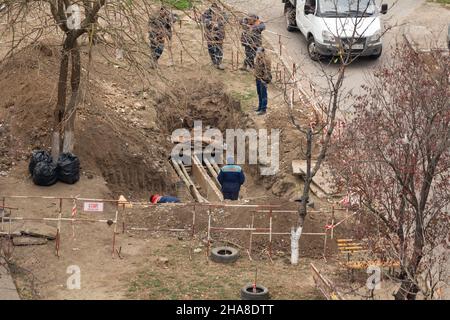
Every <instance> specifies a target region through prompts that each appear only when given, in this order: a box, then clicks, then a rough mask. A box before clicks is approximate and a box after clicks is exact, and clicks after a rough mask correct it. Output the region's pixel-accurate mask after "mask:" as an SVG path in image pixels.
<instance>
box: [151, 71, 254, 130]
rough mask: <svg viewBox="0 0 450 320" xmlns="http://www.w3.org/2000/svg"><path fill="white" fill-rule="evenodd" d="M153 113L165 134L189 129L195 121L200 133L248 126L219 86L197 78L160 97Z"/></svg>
mask: <svg viewBox="0 0 450 320" xmlns="http://www.w3.org/2000/svg"><path fill="white" fill-rule="evenodd" d="M157 110H158V114H159V115H160V119H161V120H162V121H163V122H164V123H165V130H166V133H167V134H171V133H172V131H173V130H175V129H178V128H186V129H193V128H194V121H196V120H202V125H203V129H206V128H207V127H211V128H217V129H219V130H220V131H222V132H223V133H224V132H225V130H226V129H234V128H247V127H248V126H250V124H251V123H252V122H251V120H250V119H249V117H248V115H247V114H245V113H244V112H242V109H241V103H240V102H239V101H237V100H236V99H234V98H232V97H230V96H229V95H228V94H227V93H225V92H224V90H223V84H222V83H221V82H219V81H213V82H207V81H206V80H204V79H201V78H195V79H189V81H186V82H185V83H183V85H181V86H176V87H175V88H174V89H172V91H171V92H170V95H163V96H162V97H160V98H159V99H158V101H157Z"/></svg>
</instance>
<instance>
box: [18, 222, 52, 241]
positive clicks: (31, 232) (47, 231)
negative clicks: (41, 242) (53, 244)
mask: <svg viewBox="0 0 450 320" xmlns="http://www.w3.org/2000/svg"><path fill="white" fill-rule="evenodd" d="M20 231H21V232H22V234H24V235H27V236H32V237H38V238H46V239H48V240H55V239H56V228H55V227H52V226H48V225H46V224H36V225H30V224H25V225H24V226H23V227H22V229H21V230H20Z"/></svg>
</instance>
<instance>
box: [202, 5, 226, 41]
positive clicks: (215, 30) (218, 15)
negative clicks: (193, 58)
mask: <svg viewBox="0 0 450 320" xmlns="http://www.w3.org/2000/svg"><path fill="white" fill-rule="evenodd" d="M227 20H228V15H227V14H226V12H224V11H221V10H214V9H212V8H209V9H207V10H206V11H205V12H204V13H203V15H202V22H203V24H204V26H205V38H206V41H208V42H213V43H222V42H223V40H224V39H225V24H226V22H227Z"/></svg>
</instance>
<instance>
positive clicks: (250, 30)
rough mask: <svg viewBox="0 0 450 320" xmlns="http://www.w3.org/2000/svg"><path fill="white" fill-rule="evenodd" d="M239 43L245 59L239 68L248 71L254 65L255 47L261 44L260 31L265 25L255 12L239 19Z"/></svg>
mask: <svg viewBox="0 0 450 320" xmlns="http://www.w3.org/2000/svg"><path fill="white" fill-rule="evenodd" d="M241 26H242V29H243V31H242V35H241V44H242V46H243V47H244V49H245V60H244V65H243V67H242V68H241V70H247V71H250V70H251V69H253V68H254V67H255V56H256V49H257V48H259V47H261V46H262V34H261V33H262V32H263V31H264V30H265V29H266V25H265V24H264V22H262V21H261V20H260V19H259V17H258V16H257V15H255V14H251V15H249V16H248V17H245V18H244V19H242V20H241Z"/></svg>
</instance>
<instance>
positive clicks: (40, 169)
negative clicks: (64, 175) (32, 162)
mask: <svg viewBox="0 0 450 320" xmlns="http://www.w3.org/2000/svg"><path fill="white" fill-rule="evenodd" d="M57 181H58V175H57V172H56V164H54V163H52V162H46V161H41V162H38V163H37V164H36V166H35V167H34V170H33V182H34V184H36V185H38V186H51V185H53V184H55V183H56V182H57Z"/></svg>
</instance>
